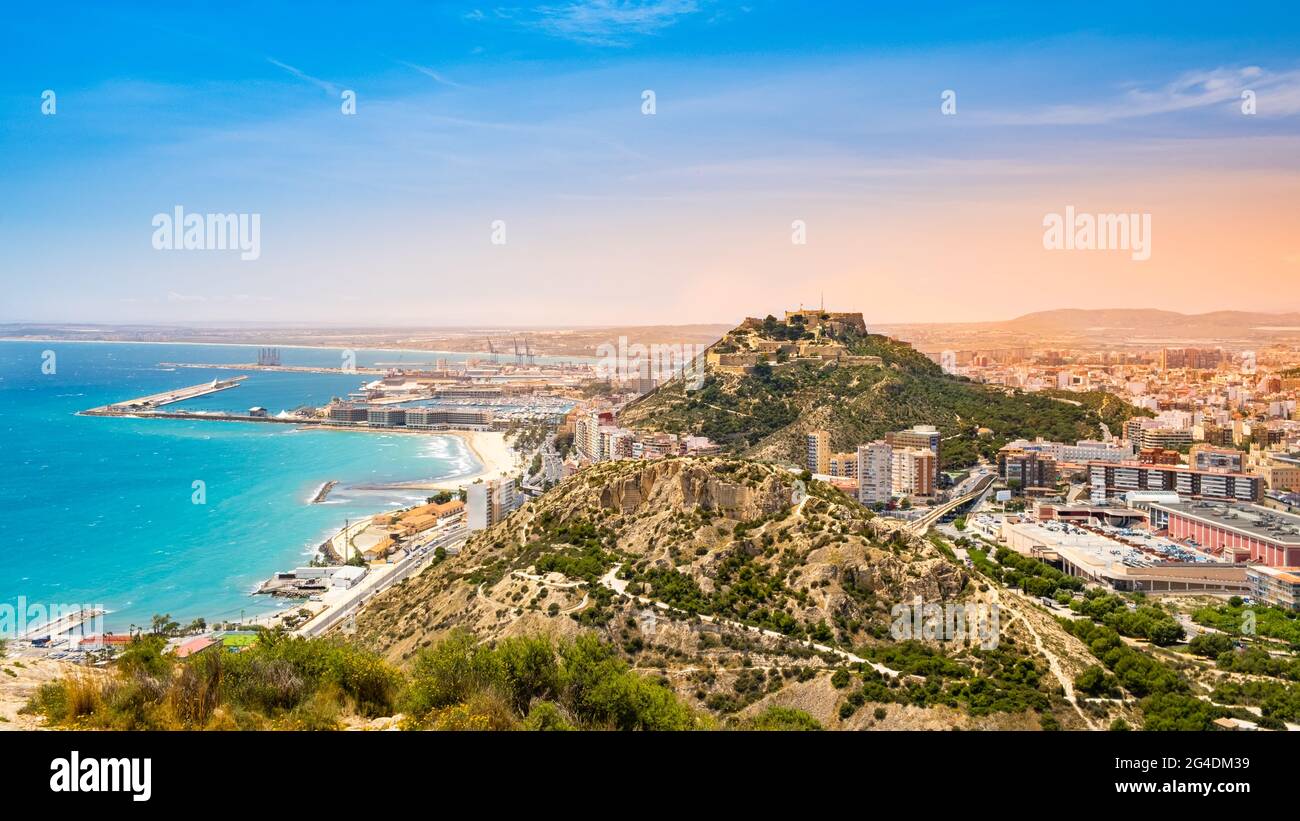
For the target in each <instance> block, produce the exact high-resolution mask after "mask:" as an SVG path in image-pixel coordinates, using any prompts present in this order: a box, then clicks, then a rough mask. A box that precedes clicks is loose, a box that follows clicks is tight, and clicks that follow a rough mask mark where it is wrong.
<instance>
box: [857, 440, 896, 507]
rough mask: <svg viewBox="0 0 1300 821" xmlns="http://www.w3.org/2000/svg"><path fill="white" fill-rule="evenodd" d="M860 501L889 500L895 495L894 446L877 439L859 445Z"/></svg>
mask: <svg viewBox="0 0 1300 821" xmlns="http://www.w3.org/2000/svg"><path fill="white" fill-rule="evenodd" d="M857 455H858V501H859V502H861V503H862V504H864V505H873V504H877V503H884V502H888V501H889V500H890V498H892V496H893V490H894V483H893V448H891V447H890V446H889V443H888V442H885V441H883V440H877V441H875V442H868V443H867V444H865V445H858V454H857Z"/></svg>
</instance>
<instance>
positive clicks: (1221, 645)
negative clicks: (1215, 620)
mask: <svg viewBox="0 0 1300 821" xmlns="http://www.w3.org/2000/svg"><path fill="white" fill-rule="evenodd" d="M1232 647H1233V643H1232V639H1231V638H1230V637H1228V636H1225V635H1224V634H1223V633H1201V634H1200V635H1198V636H1197V637H1196V638H1194V639H1192V640H1191V641H1190V642H1188V644H1187V649H1188V650H1190V651H1192V652H1193V653H1195V654H1196V655H1198V656H1204V657H1205V658H1218V657H1219V656H1221V655H1223V654H1224V653H1226V652H1228V651H1230V650H1231V649H1232Z"/></svg>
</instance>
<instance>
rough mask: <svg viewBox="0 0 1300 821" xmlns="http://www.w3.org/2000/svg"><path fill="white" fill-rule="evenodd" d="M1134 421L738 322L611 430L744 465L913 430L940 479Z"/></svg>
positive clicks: (888, 342) (844, 341)
mask: <svg viewBox="0 0 1300 821" xmlns="http://www.w3.org/2000/svg"><path fill="white" fill-rule="evenodd" d="M1138 413H1142V411H1139V410H1138V409H1137V408H1134V407H1133V406H1131V405H1129V404H1128V403H1126V402H1124V401H1123V400H1120V399H1118V398H1117V397H1113V396H1109V395H1106V394H1077V395H1072V396H1071V397H1070V399H1069V401H1063V400H1062V399H1061V398H1060V397H1053V396H1049V395H1043V394H1033V393H1025V392H1022V391H1018V390H1013V389H1007V388H1001V387H997V386H990V385H983V384H979V383H975V382H971V381H970V380H968V379H965V378H962V377H955V376H949V375H947V374H945V373H944V372H943V371H942V369H940V368H939V366H938V365H936V364H935V363H934V362H932V361H931V360H930V359H929V358H927V357H926V356H925V355H923V354H921V353H919V352H917V351H916V350H914V349H913V348H912V347H911V346H909V345H907V344H906V343H903V342H899V341H897V340H894V339H890V338H889V337H886V336H881V335H878V334H870V333H865V332H861V331H859V330H858V329H857V328H856V327H854V326H853V325H848V324H841V325H837V326H836V327H835V329H834V330H833V331H826V330H824V329H823V328H817V329H815V330H808V327H807V325H806V324H805V323H802V322H791V321H789V320H786V321H781V320H776V319H775V318H773V317H768V318H767V319H765V320H747V321H746V322H745V323H744V324H742V325H740V326H739V327H737V328H735V329H733V330H732V331H730V332H729V333H728V334H727V335H726V336H724V337H723V338H722V340H721V341H719V342H718V344H717V345H715V346H714V347H713V348H712V349H711V350H710V352H709V356H708V362H707V364H706V365H705V366H704V372H703V378H702V380H697V381H696V382H691V381H689V380H686V379H676V380H673V381H671V382H669V383H667V384H665V385H663V386H661V387H660V388H659V389H657V390H655V391H653V392H651V393H649V394H647V395H646V396H644V397H642V398H640V399H639V400H637V401H636V402H634V403H632V404H631V405H629V406H628V407H627V408H625V409H624V411H623V412H622V413H621V414H620V417H619V421H620V423H621V424H624V425H627V426H629V427H633V428H640V429H645V430H664V431H668V432H672V433H690V434H695V435H703V436H708V437H709V438H711V439H713V440H714V441H717V442H719V443H721V444H723V445H724V446H725V447H726V448H727V449H728V450H729V451H731V452H734V453H737V454H741V455H744V456H746V457H749V458H756V459H767V460H777V461H788V462H794V463H801V462H802V461H803V454H804V450H805V440H804V437H805V435H806V434H807V433H809V432H811V431H814V430H826V431H828V432H829V433H830V436H831V447H832V448H835V449H836V450H851V449H852V448H854V447H856V446H857V445H859V444H861V443H863V442H866V441H870V440H872V439H875V438H879V437H881V436H883V435H884V434H885V433H886V432H887V431H890V430H898V429H901V428H905V427H910V426H911V425H913V424H931V425H937V426H938V427H939V429H940V431H941V432H942V433H943V435H944V438H945V441H944V446H943V460H944V467H945V468H953V467H962V466H966V465H969V464H972V463H973V462H975V461H977V459H978V458H979V457H980V456H984V457H986V458H988V457H990V456H991V455H992V454H993V453H995V452H996V451H997V449H998V448H1000V447H1001V446H1002V445H1003V444H1005V443H1006V442H1008V441H1010V440H1012V439H1016V438H1019V437H1029V438H1032V437H1034V436H1044V437H1047V438H1049V439H1053V440H1058V441H1073V440H1075V439H1081V438H1088V437H1095V436H1098V435H1100V434H1101V424H1102V423H1103V422H1105V423H1107V424H1108V425H1110V427H1111V429H1112V430H1117V429H1118V425H1120V424H1122V422H1123V421H1124V419H1126V418H1128V417H1129V416H1131V415H1134V414H1138Z"/></svg>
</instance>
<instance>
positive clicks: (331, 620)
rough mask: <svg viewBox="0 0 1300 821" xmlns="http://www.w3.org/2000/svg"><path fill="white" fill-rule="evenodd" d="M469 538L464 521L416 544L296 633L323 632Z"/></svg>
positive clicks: (318, 633)
mask: <svg viewBox="0 0 1300 821" xmlns="http://www.w3.org/2000/svg"><path fill="white" fill-rule="evenodd" d="M468 538H469V530H468V529H466V528H465V526H464V525H461V526H458V527H455V528H453V529H451V530H449V531H448V532H446V533H441V534H439V535H437V536H435V537H434V538H433V539H430V540H429V541H427V542H425V543H423V544H420V545H418V546H416V547H414V548H413V549H412V551H411V552H410V553H408V554H407V555H406V556H404V557H402V558H401V559H400V560H399V561H398V562H396V563H395V564H393V565H392V566H391V567H390V568H389V569H388V570H387V571H384V572H382V574H380V573H377V574H376V576H375V578H374V579H373V580H372V579H371V578H370V577H367V578H365V579H362V580H361V582H359V583H358V584H357V586H356V587H355V588H353V589H352V590H349V591H347V593H346V597H345V598H343V599H342V600H341V601H339V602H338V603H336V604H334V605H331V606H330V607H329V608H328V609H326V610H325V611H324V612H323V613H321V614H320V615H318V616H316V618H314V619H312V620H311V621H309V622H307V623H306V624H304V625H303V626H301V627H299V628H298V629H297V630H296V631H295V633H296V634H297V635H299V636H307V637H311V636H319V635H321V634H322V633H324V632H326V631H327V630H329V629H330V628H332V627H334V626H335V625H337V624H339V623H340V622H342V621H343V620H344V619H346V618H348V617H349V616H351V615H354V614H355V613H356V611H357V610H358V609H359V608H360V607H361V606H362V605H364V604H365V603H366V602H367V601H369V600H370V599H372V598H373V597H375V596H377V595H379V594H380V593H382V592H384V591H385V590H387V589H388V588H389V587H392V586H393V585H394V584H397V583H398V582H400V581H401V580H403V579H405V578H407V577H409V576H412V575H414V574H416V573H418V572H419V571H421V570H423V569H424V568H426V567H428V566H429V564H430V563H431V562H432V561H433V559H434V553H435V551H437V549H438V548H439V547H442V548H446V550H447V552H448V553H456V552H458V551H459V550H460V548H461V545H463V544H464V543H465V540H466V539H468Z"/></svg>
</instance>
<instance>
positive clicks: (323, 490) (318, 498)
mask: <svg viewBox="0 0 1300 821" xmlns="http://www.w3.org/2000/svg"><path fill="white" fill-rule="evenodd" d="M338 483H339V480H338V479H330V480H329V481H328V482H326V483H325V484H323V485H321V486H320V490H318V491H316V495H315V496H313V497H312V500H311V503H312V504H313V505H318V504H320V503H321V502H323V501H325V499H326V498H327V497H328V496H329V495H330V491H331V490H333V489H334V488H335V487H336V486H337V485H338Z"/></svg>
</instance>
